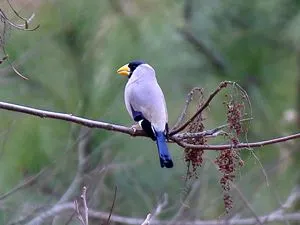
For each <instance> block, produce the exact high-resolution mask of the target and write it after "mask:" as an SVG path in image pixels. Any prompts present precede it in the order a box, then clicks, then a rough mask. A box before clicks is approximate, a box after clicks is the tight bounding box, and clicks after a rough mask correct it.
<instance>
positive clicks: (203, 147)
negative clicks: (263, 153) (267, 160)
mask: <svg viewBox="0 0 300 225" xmlns="http://www.w3.org/2000/svg"><path fill="white" fill-rule="evenodd" d="M297 138H300V133H296V134H292V135H288V136H284V137H279V138H274V139H270V140H265V141H258V142H252V143H238V144H236V145H233V144H226V145H222V144H221V145H193V144H188V143H184V142H180V146H182V147H184V148H191V149H199V150H218V151H222V150H226V149H233V148H234V149H241V148H258V147H263V146H265V145H272V144H277V143H281V142H285V141H288V140H292V139H297ZM176 143H177V144H179V143H178V142H176Z"/></svg>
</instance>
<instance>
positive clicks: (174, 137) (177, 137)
mask: <svg viewBox="0 0 300 225" xmlns="http://www.w3.org/2000/svg"><path fill="white" fill-rule="evenodd" d="M228 83H229V82H222V83H221V84H220V85H219V88H218V89H216V90H215V91H214V92H213V93H212V94H211V95H210V97H209V98H208V99H207V101H206V102H205V103H204V104H203V106H202V107H201V108H200V109H199V110H198V111H197V112H196V113H195V114H194V115H193V116H192V117H191V118H190V119H189V120H188V121H187V122H186V123H185V124H183V125H182V126H181V127H179V128H178V129H176V130H174V131H173V132H171V133H170V140H171V141H174V142H176V143H177V144H178V145H180V146H181V147H184V148H190V149H199V150H219V151H222V150H226V149H232V148H234V149H241V148H257V147H262V146H265V145H271V144H276V143H280V142H285V141H288V140H292V139H297V138H300V133H296V134H292V135H289V136H284V137H279V138H274V139H270V140H265V141H259V142H253V143H238V144H236V145H233V144H220V145H194V144H188V143H185V142H182V141H181V140H182V139H183V138H184V137H189V135H190V136H193V137H203V136H207V135H214V133H212V131H214V130H208V131H206V132H199V133H197V134H191V133H180V134H176V133H178V132H179V131H181V130H183V129H184V128H185V127H186V126H187V124H188V123H190V122H191V121H192V120H193V119H194V118H195V117H196V116H197V115H198V114H199V113H201V112H202V111H203V109H204V108H206V107H207V106H208V105H209V104H210V102H211V100H212V99H213V97H214V96H215V95H216V94H217V93H218V92H219V91H220V90H221V89H222V88H224V85H227V84H228ZM0 108H1V109H5V110H9V111H14V112H21V113H25V114H29V115H33V116H38V117H41V118H52V119H57V120H63V121H69V122H72V123H76V124H80V125H83V126H86V127H90V128H100V129H104V130H110V131H115V132H120V133H124V134H129V135H131V136H143V137H147V135H146V134H145V133H144V131H143V130H137V129H132V128H130V127H125V126H122V125H117V124H111V123H106V122H101V121H95V120H90V119H85V118H82V117H78V116H73V115H72V114H65V113H57V112H51V111H46V110H40V109H35V108H30V107H25V106H20V105H15V104H11V103H6V102H0Z"/></svg>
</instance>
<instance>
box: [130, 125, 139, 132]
mask: <svg viewBox="0 0 300 225" xmlns="http://www.w3.org/2000/svg"><path fill="white" fill-rule="evenodd" d="M139 128H140V126H139V125H138V124H133V125H132V126H131V129H132V132H133V134H136V131H137V130H138V129H139Z"/></svg>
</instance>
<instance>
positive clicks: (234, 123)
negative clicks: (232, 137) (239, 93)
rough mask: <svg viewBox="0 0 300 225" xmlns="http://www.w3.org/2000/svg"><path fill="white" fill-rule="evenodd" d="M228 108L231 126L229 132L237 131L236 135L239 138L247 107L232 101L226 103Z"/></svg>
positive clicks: (228, 118)
mask: <svg viewBox="0 0 300 225" xmlns="http://www.w3.org/2000/svg"><path fill="white" fill-rule="evenodd" d="M226 107H227V122H228V124H229V126H228V127H229V130H230V131H235V133H236V135H237V136H239V135H240V134H241V133H242V132H243V129H242V125H241V119H242V117H243V115H244V109H245V105H244V103H243V102H242V103H239V102H237V101H234V100H231V101H229V102H227V103H226Z"/></svg>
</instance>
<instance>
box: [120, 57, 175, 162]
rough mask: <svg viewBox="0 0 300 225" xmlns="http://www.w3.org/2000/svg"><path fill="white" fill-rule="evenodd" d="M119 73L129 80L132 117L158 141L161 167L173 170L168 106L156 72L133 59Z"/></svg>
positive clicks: (127, 100) (127, 94)
mask: <svg viewBox="0 0 300 225" xmlns="http://www.w3.org/2000/svg"><path fill="white" fill-rule="evenodd" d="M117 73H118V74H120V75H123V76H127V78H128V81H127V84H126V86H125V90H124V100H125V106H126V109H127V111H128V113H129V115H130V116H131V118H132V119H133V120H134V121H135V122H137V123H138V124H139V125H140V126H141V128H142V129H143V130H144V131H145V133H146V134H147V135H148V136H149V137H150V138H151V139H152V140H153V141H156V145H157V149H158V155H159V160H160V166H161V167H162V168H164V167H166V168H172V167H173V165H174V164H173V161H172V158H171V155H170V153H169V150H168V146H167V135H168V112H167V106H166V101H165V97H164V94H163V92H162V90H161V88H160V86H159V84H158V82H157V79H156V73H155V70H154V69H153V67H152V66H150V65H149V64H147V63H146V62H144V61H142V60H134V61H131V62H129V63H128V64H125V65H124V66H122V67H120V68H119V69H118V70H117Z"/></svg>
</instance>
